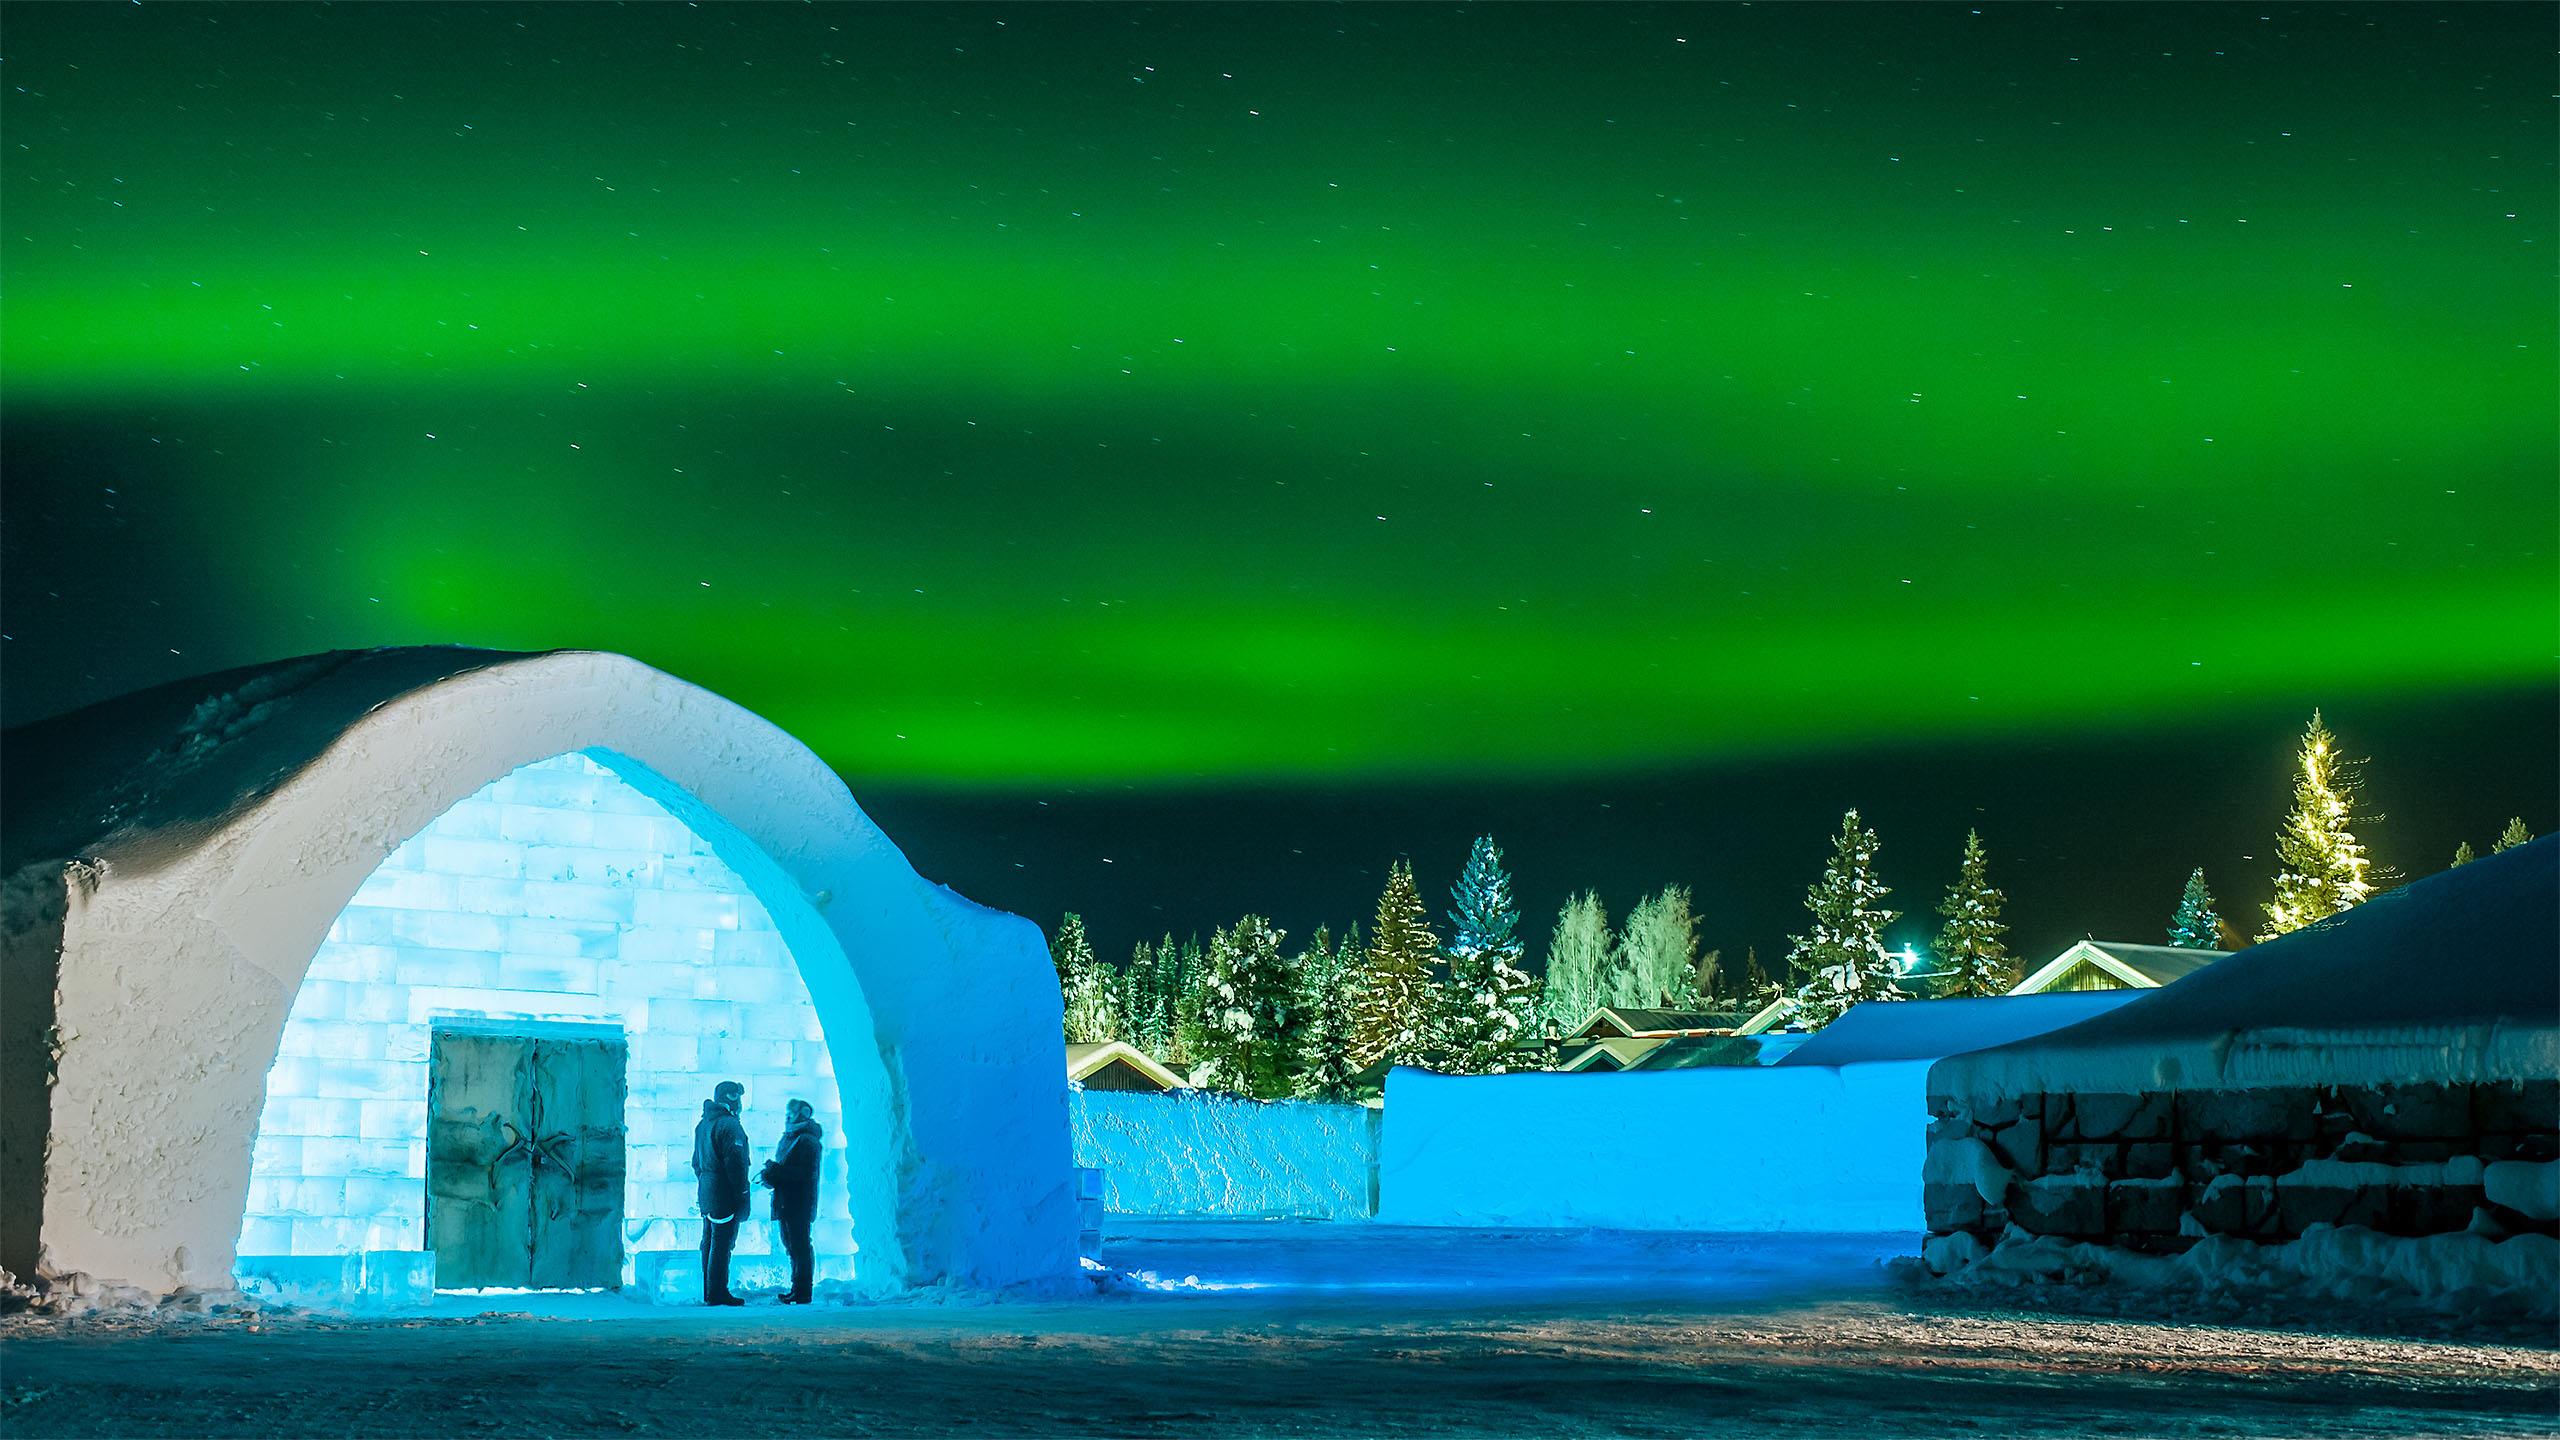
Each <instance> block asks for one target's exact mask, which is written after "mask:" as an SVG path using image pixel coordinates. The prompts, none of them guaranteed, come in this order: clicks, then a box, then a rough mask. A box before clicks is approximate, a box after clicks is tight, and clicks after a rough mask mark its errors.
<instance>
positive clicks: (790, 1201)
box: [693, 1080, 826, 1305]
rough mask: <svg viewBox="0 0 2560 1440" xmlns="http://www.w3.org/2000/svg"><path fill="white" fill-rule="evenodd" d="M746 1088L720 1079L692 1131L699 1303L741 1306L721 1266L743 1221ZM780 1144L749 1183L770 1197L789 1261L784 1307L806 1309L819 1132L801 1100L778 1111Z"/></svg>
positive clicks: (822, 1136)
mask: <svg viewBox="0 0 2560 1440" xmlns="http://www.w3.org/2000/svg"><path fill="white" fill-rule="evenodd" d="M746 1094H747V1090H746V1087H745V1086H743V1085H740V1084H739V1083H738V1082H737V1081H735V1080H723V1081H721V1082H720V1083H719V1084H718V1085H717V1086H714V1087H713V1088H712V1091H711V1098H710V1099H708V1100H706V1101H704V1102H702V1119H701V1120H700V1121H699V1122H697V1123H696V1124H695V1125H694V1127H693V1175H694V1187H695V1196H694V1199H695V1203H696V1204H697V1205H698V1206H699V1207H700V1209H701V1211H702V1303H703V1304H705V1305H744V1304H745V1303H747V1302H746V1301H745V1300H743V1299H741V1298H739V1297H738V1296H737V1295H736V1294H734V1293H732V1292H731V1291H730V1289H729V1260H730V1257H731V1255H733V1254H734V1253H735V1252H736V1250H737V1246H738V1225H739V1222H741V1221H743V1220H744V1219H746V1217H747V1209H748V1203H749V1191H748V1188H747V1129H746V1126H745V1125H743V1124H741V1123H739V1120H738V1108H739V1106H740V1104H741V1103H742V1102H744V1100H745V1099H746ZM785 1114H786V1116H787V1118H786V1120H785V1121H784V1123H783V1127H782V1139H781V1140H780V1141H779V1142H777V1143H776V1144H775V1145H774V1147H773V1158H772V1159H770V1160H767V1161H766V1162H764V1169H763V1170H762V1172H761V1173H760V1174H759V1176H758V1177H757V1178H758V1179H759V1180H760V1181H761V1182H762V1183H763V1184H764V1185H765V1186H767V1187H768V1188H770V1189H771V1190H772V1191H773V1202H772V1211H773V1219H774V1223H775V1224H776V1225H778V1226H779V1227H780V1228H781V1230H782V1248H783V1251H784V1253H786V1254H788V1255H789V1256H790V1257H791V1288H790V1290H788V1291H787V1292H785V1293H784V1294H783V1296H782V1297H781V1298H782V1303H784V1304H786V1305H806V1304H808V1303H809V1283H810V1279H811V1276H812V1272H813V1271H814V1269H815V1268H816V1257H815V1255H814V1254H813V1253H812V1251H811V1249H810V1245H809V1227H810V1225H811V1223H812V1222H814V1221H815V1220H816V1219H817V1215H818V1160H819V1157H820V1155H821V1154H822V1153H823V1152H824V1150H825V1148H826V1131H825V1130H824V1128H822V1127H821V1126H820V1125H819V1124H818V1120H817V1114H816V1112H815V1110H814V1109H813V1108H812V1107H811V1106H810V1104H809V1102H808V1101H806V1100H794V1101H792V1102H791V1103H790V1105H789V1107H788V1108H787V1110H786V1111H785Z"/></svg>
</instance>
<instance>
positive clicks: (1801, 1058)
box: [1773, 990, 2138, 1065]
mask: <svg viewBox="0 0 2560 1440" xmlns="http://www.w3.org/2000/svg"><path fill="white" fill-rule="evenodd" d="M2136 993H2138V992H2136V991H2132V990H2075V991H2068V992H2065V993H2062V994H2056V995H1999V996H1993V997H1990V998H1987V999H1975V1000H1894V1001H1885V1000H1870V1001H1867V1002H1866V1003H1864V1004H1861V1005H1852V1006H1850V1007H1849V1008H1848V1010H1847V1011H1846V1012H1845V1013H1843V1014H1842V1015H1841V1016H1840V1018H1839V1019H1837V1020H1834V1021H1832V1022H1831V1023H1830V1024H1828V1025H1825V1026H1823V1027H1822V1028H1821V1029H1820V1030H1817V1031H1815V1032H1814V1033H1813V1038H1811V1039H1809V1040H1807V1041H1805V1042H1804V1043H1803V1044H1802V1045H1799V1046H1797V1047H1796V1048H1795V1049H1794V1050H1792V1051H1790V1052H1789V1053H1788V1054H1787V1057H1786V1058H1785V1059H1783V1060H1779V1061H1775V1062H1773V1063H1775V1064H1780V1065H1847V1064H1851V1063H1854V1062H1858V1061H1865V1060H1936V1059H1940V1058H1942V1057H1944V1056H1948V1055H1961V1054H1963V1053H1964V1052H1965V1051H1967V1050H1980V1049H1982V1048H1983V1047H1984V1046H1987V1045H2005V1044H2007V1043H2008V1042H2009V1041H2012V1040H2023V1039H2025V1038H2026V1037H2028V1036H2030V1035H2042V1034H2044V1033H2046V1032H2047V1031H2052V1030H2059V1029H2061V1028H2062V1027H2064V1026H2066V1025H2077V1024H2079V1023H2080V1022H2081V1021H2083V1020H2087V1019H2090V1018H2091V1017H2093V1016H2098V1015H2103V1014H2105V1013H2106V1012H2108V1011H2110V1010H2113V1009H2115V1008H2116V1007H2117V1006H2119V1005H2122V1004H2124V1003H2125V1002H2126V1001H2128V1000H2131V999H2132V998H2134V996H2135V994H2136Z"/></svg>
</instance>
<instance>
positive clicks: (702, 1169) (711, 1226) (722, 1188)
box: [693, 1080, 747, 1305]
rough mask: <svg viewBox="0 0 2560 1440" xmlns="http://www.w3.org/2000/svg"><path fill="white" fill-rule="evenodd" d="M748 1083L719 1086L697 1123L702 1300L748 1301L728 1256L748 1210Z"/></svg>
mask: <svg viewBox="0 0 2560 1440" xmlns="http://www.w3.org/2000/svg"><path fill="white" fill-rule="evenodd" d="M746 1095H747V1087H745V1086H744V1085H741V1084H739V1083H738V1082H737V1081H735V1080H723V1081H721V1082H720V1083H719V1084H718V1085H716V1086H714V1087H713V1088H712V1091H711V1098H710V1099H708V1100H705V1101H704V1102H702V1119H701V1120H700V1121H699V1122H698V1123H696V1124H695V1125H694V1127H693V1177H694V1200H695V1203H696V1204H697V1205H698V1206H700V1207H701V1210H702V1303H703V1304H705V1305H744V1304H746V1303H747V1302H746V1301H744V1300H741V1299H739V1298H738V1297H737V1296H735V1295H732V1294H730V1293H729V1256H730V1253H731V1252H732V1251H734V1250H736V1249H737V1245H738V1222H739V1221H741V1220H743V1219H745V1218H746V1215H747V1128H746V1127H745V1126H744V1125H741V1124H739V1123H738V1106H739V1104H740V1102H742V1101H743V1100H745V1099H746Z"/></svg>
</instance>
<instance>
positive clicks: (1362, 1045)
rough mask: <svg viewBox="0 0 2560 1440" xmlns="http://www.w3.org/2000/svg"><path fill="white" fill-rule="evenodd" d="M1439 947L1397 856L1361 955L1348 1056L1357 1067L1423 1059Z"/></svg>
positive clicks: (1407, 867) (1410, 876)
mask: <svg viewBox="0 0 2560 1440" xmlns="http://www.w3.org/2000/svg"><path fill="white" fill-rule="evenodd" d="M1439 951H1440V942H1439V939H1438V937H1436V936H1434V935H1433V934H1432V933H1431V920H1430V916H1429V914H1428V913H1427V912H1426V911H1424V909H1423V908H1422V892H1421V891H1420V890H1418V889H1417V888H1415V886H1414V883H1413V866H1412V865H1411V864H1410V863H1408V862H1406V861H1403V860H1399V861H1397V862H1395V864H1394V865H1392V866H1390V867H1389V868H1388V870H1387V886H1386V889H1385V890H1384V891H1382V892H1381V893H1380V894H1379V896H1378V916H1377V921H1376V923H1375V924H1373V925H1372V926H1371V927H1370V930H1369V948H1368V952H1367V953H1366V955H1365V956H1363V958H1362V973H1361V980H1360V991H1361V993H1360V1002H1359V1010H1358V1012H1357V1018H1356V1019H1355V1021H1354V1023H1353V1026H1352V1037H1353V1047H1354V1048H1353V1051H1352V1054H1353V1057H1354V1058H1355V1059H1357V1060H1358V1061H1359V1062H1360V1065H1361V1068H1363V1069H1366V1068H1368V1067H1369V1066H1371V1065H1374V1064H1376V1063H1377V1062H1378V1061H1379V1060H1380V1059H1386V1060H1391V1061H1393V1062H1395V1063H1396V1064H1399V1065H1407V1064H1412V1063H1415V1062H1416V1061H1419V1060H1420V1059H1421V1058H1422V1055H1423V1051H1424V1050H1425V1048H1426V1047H1427V1044H1428V1040H1429V1035H1428V1026H1429V1021H1430V1018H1431V1013H1432V1001H1431V964H1432V961H1433V960H1434V959H1435V958H1436V957H1437V956H1438V954H1439Z"/></svg>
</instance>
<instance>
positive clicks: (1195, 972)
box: [1156, 934, 1208, 1072]
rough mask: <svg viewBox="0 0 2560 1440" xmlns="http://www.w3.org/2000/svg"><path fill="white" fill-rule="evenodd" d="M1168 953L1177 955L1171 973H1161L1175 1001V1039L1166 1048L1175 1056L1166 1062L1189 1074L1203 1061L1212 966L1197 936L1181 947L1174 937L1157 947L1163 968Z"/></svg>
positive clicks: (1167, 989) (1183, 943)
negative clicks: (1203, 1020) (1204, 1012)
mask: <svg viewBox="0 0 2560 1440" xmlns="http://www.w3.org/2000/svg"><path fill="white" fill-rule="evenodd" d="M1168 951H1170V952H1171V953H1172V955H1173V965H1172V968H1171V970H1170V972H1169V973H1166V972H1160V975H1161V978H1162V982H1163V984H1164V986H1165V991H1166V997H1167V999H1169V1000H1170V1001H1171V1002H1172V1007H1173V1038H1172V1039H1171V1040H1170V1041H1169V1042H1167V1045H1166V1048H1167V1049H1168V1050H1170V1051H1171V1052H1172V1053H1171V1054H1169V1055H1167V1056H1165V1057H1164V1060H1165V1063H1166V1064H1167V1065H1170V1066H1172V1067H1174V1068H1175V1069H1177V1070H1183V1071H1186V1072H1187V1071H1188V1070H1189V1069H1190V1068H1191V1067H1193V1066H1196V1065H1198V1064H1199V1063H1200V1059H1201V1047H1202V1045H1203V1043H1204V1036H1203V1034H1202V1031H1201V1021H1200V1017H1201V1011H1202V1010H1203V1009H1204V1008H1205V1007H1206V1005H1207V1003H1208V997H1207V993H1206V981H1207V976H1206V971H1207V968H1208V967H1207V962H1206V961H1204V960H1203V959H1202V957H1201V953H1200V937H1199V936H1198V935H1196V934H1195V935H1193V936H1192V937H1191V938H1190V939H1188V940H1185V941H1183V942H1182V944H1181V945H1180V946H1179V947H1177V946H1175V945H1174V943H1173V937H1172V936H1170V935H1167V936H1166V937H1165V938H1164V943H1163V944H1161V945H1159V946H1157V947H1156V964H1157V965H1158V966H1160V967H1161V966H1163V964H1164V956H1165V954H1166V952H1168Z"/></svg>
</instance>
